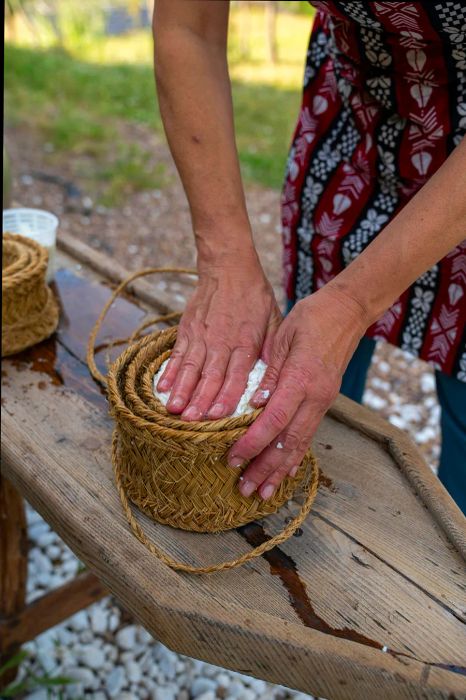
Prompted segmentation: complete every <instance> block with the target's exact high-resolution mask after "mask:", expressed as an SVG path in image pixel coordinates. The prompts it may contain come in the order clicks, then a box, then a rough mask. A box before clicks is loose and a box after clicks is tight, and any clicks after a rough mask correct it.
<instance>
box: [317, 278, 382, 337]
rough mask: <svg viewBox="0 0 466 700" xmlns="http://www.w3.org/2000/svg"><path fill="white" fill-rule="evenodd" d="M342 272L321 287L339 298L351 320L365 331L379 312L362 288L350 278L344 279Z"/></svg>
mask: <svg viewBox="0 0 466 700" xmlns="http://www.w3.org/2000/svg"><path fill="white" fill-rule="evenodd" d="M344 272H345V271H343V272H342V273H340V274H339V275H337V277H335V278H334V279H333V280H331V281H330V282H329V283H328V284H326V285H325V287H323V288H322V289H325V290H327V292H328V293H329V294H333V295H334V296H335V297H337V298H338V299H340V301H341V302H342V304H343V305H344V306H345V308H346V309H347V310H348V313H349V314H350V316H351V318H352V319H353V321H354V322H355V323H357V325H358V326H359V327H360V328H362V329H363V333H365V332H366V330H367V329H368V328H369V326H371V325H372V324H373V323H374V322H375V321H376V320H377V319H378V318H379V316H380V313H381V312H380V311H379V310H378V309H376V308H375V306H374V305H373V304H371V303H370V300H369V297H368V296H367V295H366V294H365V293H364V290H362V289H360V285H357V284H353V283H352V280H347V279H346V277H345V275H344Z"/></svg>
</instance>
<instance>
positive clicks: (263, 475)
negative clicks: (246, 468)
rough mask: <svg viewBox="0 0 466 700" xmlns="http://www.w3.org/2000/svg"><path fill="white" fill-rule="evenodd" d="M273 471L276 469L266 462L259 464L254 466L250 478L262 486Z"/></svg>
mask: <svg viewBox="0 0 466 700" xmlns="http://www.w3.org/2000/svg"><path fill="white" fill-rule="evenodd" d="M273 469H274V467H273V466H272V465H270V464H269V463H267V462H265V461H261V462H257V464H254V466H253V468H251V471H250V474H248V476H251V478H252V479H253V481H255V482H256V483H258V484H260V483H262V482H263V481H264V480H265V479H267V478H268V477H269V476H270V474H271V473H272V472H273Z"/></svg>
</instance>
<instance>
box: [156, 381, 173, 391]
mask: <svg viewBox="0 0 466 700" xmlns="http://www.w3.org/2000/svg"><path fill="white" fill-rule="evenodd" d="M169 386H170V385H169V383H168V379H161V380H160V381H159V382H158V384H157V391H165V389H168V388H169Z"/></svg>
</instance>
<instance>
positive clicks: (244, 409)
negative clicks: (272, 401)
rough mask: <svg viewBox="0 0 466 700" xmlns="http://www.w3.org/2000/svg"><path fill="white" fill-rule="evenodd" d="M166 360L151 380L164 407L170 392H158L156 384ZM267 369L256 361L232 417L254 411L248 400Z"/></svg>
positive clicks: (266, 396)
mask: <svg viewBox="0 0 466 700" xmlns="http://www.w3.org/2000/svg"><path fill="white" fill-rule="evenodd" d="M167 363H168V360H165V362H162V364H161V365H160V367H159V369H158V371H157V372H156V374H155V375H154V380H153V387H154V396H155V397H156V398H157V399H159V401H160V402H161V403H162V404H163V405H164V406H166V405H167V403H168V399H169V398H170V392H169V391H158V390H157V383H158V381H159V379H160V377H161V376H162V374H163V371H164V369H165V367H166V366H167ZM266 369H267V365H266V364H265V362H263V361H262V360H257V362H256V364H255V365H254V367H253V368H252V370H251V371H250V372H249V377H248V383H247V386H246V389H245V390H244V393H243V395H242V397H241V398H240V400H239V402H238V405H237V406H236V408H235V410H234V412H233V413H232V414H231V415H232V416H233V417H237V416H244V415H245V414H246V413H252V412H253V411H254V408H253V407H252V406H251V405H250V403H249V402H250V400H251V399H252V397H253V396H254V394H255V392H256V390H257V388H258V386H259V384H260V383H261V381H262V377H263V376H264V373H265V370H266ZM268 395H269V392H268V391H264V398H268Z"/></svg>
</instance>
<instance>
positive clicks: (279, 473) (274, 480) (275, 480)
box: [267, 467, 288, 487]
mask: <svg viewBox="0 0 466 700" xmlns="http://www.w3.org/2000/svg"><path fill="white" fill-rule="evenodd" d="M287 473H288V470H287V469H285V468H284V467H280V468H279V469H276V470H275V471H274V472H273V473H272V474H271V475H270V478H269V479H268V482H267V483H269V484H273V486H275V487H277V486H280V484H281V483H282V481H283V479H284V478H285V476H286V475H287Z"/></svg>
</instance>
